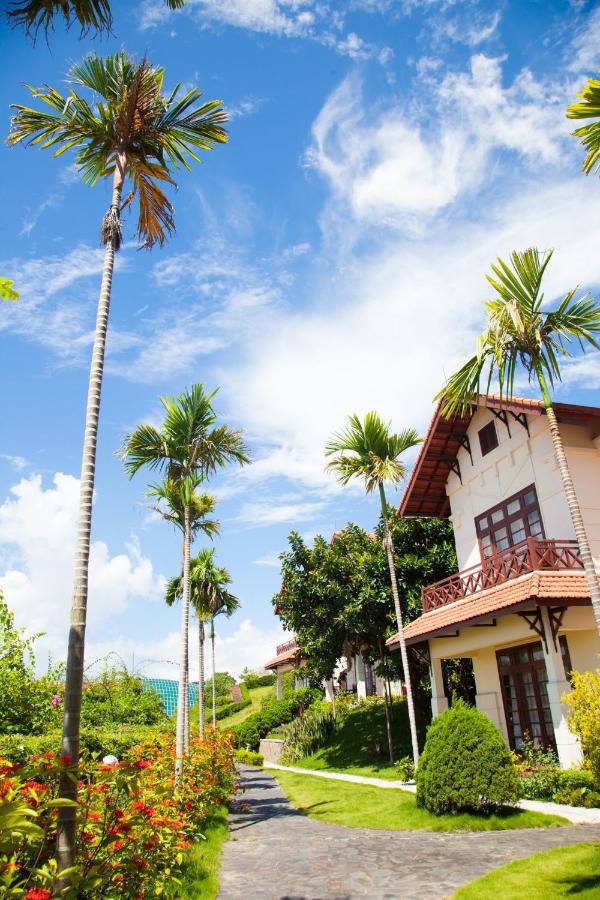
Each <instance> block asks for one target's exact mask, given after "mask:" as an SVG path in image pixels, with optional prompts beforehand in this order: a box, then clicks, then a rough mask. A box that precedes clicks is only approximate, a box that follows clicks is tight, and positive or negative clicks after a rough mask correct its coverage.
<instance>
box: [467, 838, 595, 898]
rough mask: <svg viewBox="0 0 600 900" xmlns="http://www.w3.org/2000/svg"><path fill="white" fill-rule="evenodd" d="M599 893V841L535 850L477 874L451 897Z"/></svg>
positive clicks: (557, 895) (568, 895)
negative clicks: (504, 864)
mask: <svg viewBox="0 0 600 900" xmlns="http://www.w3.org/2000/svg"><path fill="white" fill-rule="evenodd" d="M575 895H576V896H577V897H578V898H579V897H581V898H590V900H591V898H592V897H595V898H599V897H600V844H577V845H576V846H575V847H559V848H558V849H557V850H548V851H546V852H545V853H536V854H535V856H528V857H527V858H526V859H519V860H516V862H512V863H509V864H508V865H506V866H502V867H501V868H500V869H495V870H494V871H493V872H489V873H488V874H487V875H484V876H483V878H478V879H477V880H476V881H473V882H472V883H471V884H468V885H467V886H466V887H464V888H461V889H460V890H459V891H457V892H456V894H454V896H453V900H496V898H498V897H501V898H502V900H522V898H523V897H527V900H554V898H555V897H572V896H575Z"/></svg>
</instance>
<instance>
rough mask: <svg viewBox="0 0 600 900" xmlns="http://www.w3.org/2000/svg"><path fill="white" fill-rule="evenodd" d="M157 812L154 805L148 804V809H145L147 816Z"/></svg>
mask: <svg viewBox="0 0 600 900" xmlns="http://www.w3.org/2000/svg"><path fill="white" fill-rule="evenodd" d="M155 813H156V810H155V809H154V808H153V807H152V806H147V807H146V809H145V810H144V815H145V816H153V815H155Z"/></svg>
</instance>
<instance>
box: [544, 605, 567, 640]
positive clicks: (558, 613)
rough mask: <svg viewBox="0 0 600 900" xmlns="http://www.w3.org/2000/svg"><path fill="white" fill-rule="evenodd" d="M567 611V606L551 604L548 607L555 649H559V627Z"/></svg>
mask: <svg viewBox="0 0 600 900" xmlns="http://www.w3.org/2000/svg"><path fill="white" fill-rule="evenodd" d="M566 611H567V607H566V606H549V607H548V618H549V619H550V631H551V633H552V643H553V644H554V649H555V650H558V641H557V638H558V629H559V628H560V626H561V625H562V621H563V619H564V616H565V612H566Z"/></svg>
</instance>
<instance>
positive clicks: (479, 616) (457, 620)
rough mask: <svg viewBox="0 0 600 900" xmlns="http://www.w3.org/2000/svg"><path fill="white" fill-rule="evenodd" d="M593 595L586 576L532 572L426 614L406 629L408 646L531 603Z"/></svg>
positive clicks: (390, 644)
mask: <svg viewBox="0 0 600 900" xmlns="http://www.w3.org/2000/svg"><path fill="white" fill-rule="evenodd" d="M589 597H590V593H589V590H588V586H587V581H586V577H585V575H584V574H583V572H578V573H576V574H575V573H573V572H572V571H564V572H531V573H530V574H528V575H522V576H521V577H520V578H515V579H512V580H511V581H507V582H505V583H504V584H501V585H498V586H497V587H493V588H490V589H489V590H487V591H480V592H479V593H478V594H473V595H472V596H470V597H465V599H464V600H455V601H454V603H447V604H446V605H445V606H440V607H438V608H437V609H432V610H430V611H429V612H426V613H423V615H422V616H420V617H419V618H418V619H415V620H414V621H413V622H410V623H409V624H408V625H407V626H406V627H405V629H404V636H405V638H406V641H407V643H410V644H414V643H417V641H421V640H424V639H425V638H427V637H432V636H434V635H441V634H443V633H444V632H445V631H455V630H456V627H457V626H458V625H463V626H466V625H469V624H472V623H473V622H474V620H485V619H489V618H491V617H492V616H493V614H494V613H500V614H506V613H510V612H512V611H514V610H513V609H512V608H513V607H515V606H519V605H520V604H522V603H524V602H526V601H531V600H534V601H535V600H536V599H538V600H542V601H543V600H556V601H557V602H559V601H563V600H565V601H567V603H568V601H569V600H589ZM386 643H387V646H388V647H393V646H394V645H395V644H397V643H398V635H397V634H395V635H393V637H391V638H389V639H388V640H387V641H386Z"/></svg>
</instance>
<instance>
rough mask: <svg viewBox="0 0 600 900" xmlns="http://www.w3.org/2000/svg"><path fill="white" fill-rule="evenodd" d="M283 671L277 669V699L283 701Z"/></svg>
mask: <svg viewBox="0 0 600 900" xmlns="http://www.w3.org/2000/svg"><path fill="white" fill-rule="evenodd" d="M281 693H282V691H281V669H280V668H279V666H278V667H277V695H276V696H277V699H278V700H281Z"/></svg>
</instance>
